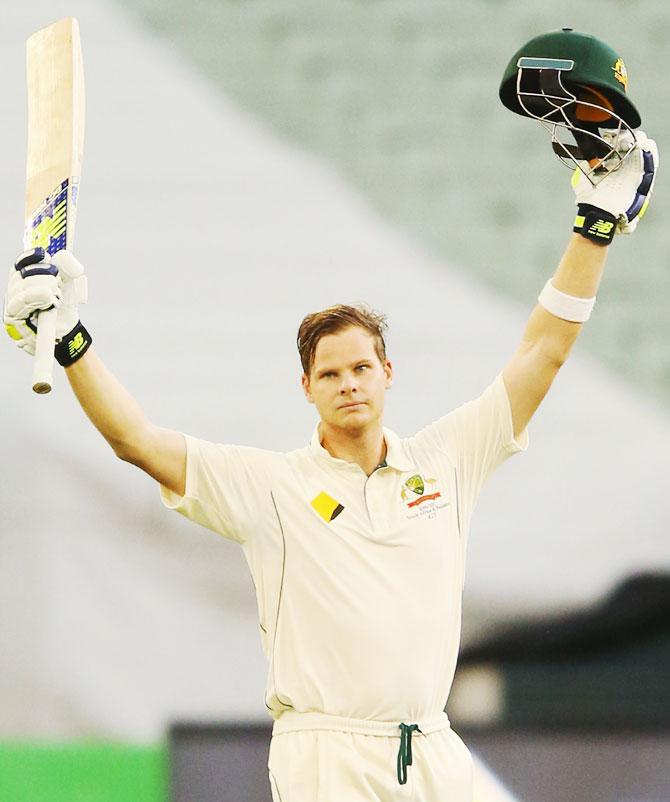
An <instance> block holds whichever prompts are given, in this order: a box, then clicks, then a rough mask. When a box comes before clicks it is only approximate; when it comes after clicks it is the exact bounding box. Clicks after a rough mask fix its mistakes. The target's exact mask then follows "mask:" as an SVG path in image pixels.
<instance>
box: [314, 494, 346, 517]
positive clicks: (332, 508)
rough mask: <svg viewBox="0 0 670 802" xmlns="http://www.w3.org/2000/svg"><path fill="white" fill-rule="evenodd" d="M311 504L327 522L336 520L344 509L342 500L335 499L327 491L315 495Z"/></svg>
mask: <svg viewBox="0 0 670 802" xmlns="http://www.w3.org/2000/svg"><path fill="white" fill-rule="evenodd" d="M310 504H311V505H312V507H313V508H314V509H315V510H316V512H318V514H319V515H320V516H321V517H322V518H323V520H324V521H325V522H326V523H330V522H331V521H334V520H335V518H337V516H338V515H339V514H340V513H341V512H342V510H344V507H343V506H342V505H341V504H340V502H339V501H335V499H334V498H333V497H332V496H329V495H328V493H326V492H325V491H322V492H321V493H319V495H318V496H314V498H313V499H312V500H311V501H310Z"/></svg>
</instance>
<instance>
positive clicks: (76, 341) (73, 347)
mask: <svg viewBox="0 0 670 802" xmlns="http://www.w3.org/2000/svg"><path fill="white" fill-rule="evenodd" d="M85 345H86V340H85V339H84V335H83V334H82V333H81V332H80V331H79V332H77V333H76V334H75V335H74V337H73V338H72V339H71V340H70V342H69V343H68V344H67V348H68V351H69V352H70V356H71V357H73V356H76V355H77V354H78V353H79V351H81V349H82V348H83V347H84V346H85Z"/></svg>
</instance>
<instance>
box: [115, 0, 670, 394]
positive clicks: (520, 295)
mask: <svg viewBox="0 0 670 802" xmlns="http://www.w3.org/2000/svg"><path fill="white" fill-rule="evenodd" d="M117 2H119V3H120V4H121V5H124V6H127V7H129V8H131V9H132V10H133V11H134V12H136V13H137V15H138V17H139V18H141V19H143V20H144V21H145V22H147V23H148V24H149V25H150V26H151V27H152V28H153V29H155V30H156V31H158V32H159V33H160V34H162V35H164V36H165V37H166V38H167V39H169V40H170V42H171V43H173V44H174V45H175V46H177V47H178V48H180V49H181V51H182V52H183V53H184V54H186V55H187V56H188V58H189V59H191V60H192V61H193V62H194V63H195V64H197V65H198V66H199V67H200V68H201V69H202V71H203V73H205V74H206V75H207V76H209V78H211V79H212V80H213V81H214V82H215V83H216V84H217V85H218V86H220V87H221V89H222V90H224V91H225V92H226V93H227V94H228V95H230V96H232V97H234V98H235V99H236V100H237V102H239V103H240V104H241V105H242V106H244V107H246V108H248V109H250V110H251V111H253V112H254V113H256V114H257V115H259V116H260V117H261V118H263V119H265V120H266V121H267V122H268V123H269V124H270V125H272V126H273V127H274V128H275V130H277V131H278V132H281V134H282V135H284V136H286V137H287V138H289V139H291V140H293V141H297V142H299V143H301V144H303V145H305V146H306V147H308V148H310V149H312V150H314V151H317V152H320V153H323V154H324V155H326V156H327V157H328V158H330V159H332V160H333V161H334V162H335V163H337V164H338V165H339V166H340V169H341V170H342V172H343V173H344V174H346V175H347V176H348V177H349V178H350V179H351V180H352V181H353V182H354V183H355V184H357V185H358V187H359V188H360V189H361V190H362V191H363V192H365V193H366V194H367V195H368V196H369V198H370V199H371V200H372V202H373V203H374V204H375V205H376V207H377V208H378V209H379V211H380V212H381V213H382V214H384V215H385V216H387V217H388V218H390V219H391V220H393V221H394V222H396V223H397V224H399V225H400V226H402V227H404V228H405V229H407V230H408V231H410V232H411V233H412V234H413V235H414V236H415V237H416V238H417V240H418V241H420V242H422V243H423V244H424V246H425V247H427V248H429V249H430V250H432V251H433V252H435V253H436V254H438V255H439V256H441V257H443V258H445V259H448V260H449V261H451V262H453V263H454V264H456V265H459V266H460V267H462V268H463V269H466V270H468V271H470V272H472V273H474V274H475V275H477V276H479V277H481V278H482V279H484V280H485V281H487V282H488V283H490V284H492V285H493V286H495V287H496V288H497V289H498V290H499V291H501V292H503V293H506V294H508V295H509V296H511V297H513V298H516V299H518V300H519V301H522V302H523V303H525V304H528V305H529V306H530V304H531V303H532V302H533V301H534V299H535V297H536V295H537V292H538V291H539V290H540V288H541V287H542V285H543V284H544V282H545V281H546V278H547V277H548V275H549V274H550V273H551V272H553V270H554V267H555V265H556V262H557V260H558V258H559V257H560V254H561V252H562V249H563V246H564V244H565V242H566V241H567V238H568V236H569V232H570V229H571V225H572V220H573V216H574V206H573V195H572V191H571V189H570V186H569V177H570V174H569V172H568V170H566V169H565V168H564V167H562V166H561V165H560V163H559V162H558V161H557V160H556V158H555V157H554V156H553V155H552V153H551V150H550V146H549V140H548V135H547V134H546V133H545V132H544V131H542V130H541V129H540V128H539V126H538V124H537V123H535V122H531V121H529V120H526V119H523V118H521V117H518V116H516V115H513V114H511V113H510V112H509V111H507V110H506V109H504V108H503V106H502V104H501V103H500V102H499V100H498V97H497V90H498V84H499V82H500V79H501V77H502V74H503V71H504V68H505V66H506V64H507V62H508V60H509V58H510V57H511V55H512V54H513V53H514V52H515V51H516V50H517V49H518V48H519V47H520V46H521V45H522V44H523V43H524V42H525V41H526V40H528V39H530V38H531V37H533V36H535V35H537V34H539V33H542V32H544V31H548V30H552V29H558V28H560V27H562V26H564V25H572V26H573V27H575V28H576V29H578V30H583V31H586V32H592V33H596V34H597V35H598V36H599V37H601V38H602V39H604V40H605V41H607V42H608V43H609V44H610V45H612V46H613V47H614V48H615V49H616V50H617V51H619V52H621V55H622V56H623V58H624V60H625V62H626V65H627V68H628V74H629V79H630V94H631V98H632V99H633V101H634V102H635V104H636V105H637V107H638V108H639V109H640V110H641V112H642V116H643V126H644V128H645V129H646V130H647V132H648V133H649V134H650V135H653V136H654V137H655V138H656V139H657V140H658V141H659V144H660V147H661V153H663V149H664V141H663V140H664V135H665V131H666V129H667V127H668V126H667V124H666V121H667V119H668V117H669V116H670V112H669V111H668V109H670V104H669V103H668V92H669V91H670V89H669V84H668V81H667V80H666V78H665V66H664V65H665V64H666V62H667V42H668V40H669V38H670V14H669V13H668V11H667V9H666V8H665V7H664V6H663V5H662V4H657V3H650V2H642V0H592V2H590V3H589V4H588V13H587V11H586V10H585V8H586V7H585V6H584V3H583V2H581V0H580V2H577V0H565V2H563V3H561V4H560V5H557V4H556V3H553V2H549V1H548V0H541V2H538V3H534V4H531V5H528V4H526V3H513V2H511V1H510V0H496V1H495V2H494V0H473V2H469V3H455V2H445V0H411V2H409V1H408V0H337V1H336V2H322V3H318V2H314V0H197V2H186V1H185V0H161V1H160V2H158V0H117ZM666 187H667V183H666V182H665V180H664V174H663V173H661V178H660V180H659V181H658V182H657V188H656V193H655V198H654V201H653V203H652V206H651V209H650V212H649V214H648V215H647V217H646V219H645V220H644V222H643V224H642V225H641V226H640V231H638V232H637V233H636V234H635V236H634V237H621V238H617V241H616V242H615V246H614V247H613V249H612V254H611V256H610V263H609V266H608V271H607V276H606V281H605V283H604V285H603V288H602V289H601V292H600V294H599V300H598V306H597V309H596V314H595V317H594V318H593V320H592V322H591V323H590V324H589V326H588V327H587V330H586V331H585V334H584V335H583V345H584V346H585V347H587V348H589V349H590V350H591V351H592V352H594V353H595V354H597V355H598V356H599V357H600V359H601V360H603V361H604V362H605V363H606V364H608V365H609V366H611V367H613V368H615V369H616V370H617V371H619V372H620V373H622V374H624V375H625V376H626V377H628V379H629V380H630V381H631V382H633V383H634V384H636V385H638V386H640V387H642V388H644V389H646V390H647V391H649V392H650V393H652V394H653V395H655V396H656V397H658V398H659V399H662V400H663V401H664V402H665V403H670V315H668V314H667V312H666V308H665V307H666V299H667V298H668V297H670V270H669V269H668V250H669V248H668V246H669V245H670V228H668V226H666V225H665V219H666V215H667V213H668V211H670V203H669V202H668V199H667V192H666Z"/></svg>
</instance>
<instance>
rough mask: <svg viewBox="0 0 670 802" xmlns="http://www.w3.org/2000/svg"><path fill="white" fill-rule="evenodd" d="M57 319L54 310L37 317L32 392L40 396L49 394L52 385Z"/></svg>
mask: <svg viewBox="0 0 670 802" xmlns="http://www.w3.org/2000/svg"><path fill="white" fill-rule="evenodd" d="M57 317H58V310H56V309H47V310H45V311H44V312H40V313H39V314H38V315H37V337H36V342H35V361H34V364H33V390H34V391H35V392H36V393H40V394H42V393H48V392H50V391H51V386H52V384H53V374H54V347H55V345H56V319H57Z"/></svg>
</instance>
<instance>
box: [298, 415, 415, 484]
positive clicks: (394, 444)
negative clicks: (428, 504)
mask: <svg viewBox="0 0 670 802" xmlns="http://www.w3.org/2000/svg"><path fill="white" fill-rule="evenodd" d="M382 431H383V432H384V441H385V443H386V465H387V466H388V467H389V468H393V469H394V470H396V471H400V473H404V472H405V471H412V470H414V467H415V466H414V464H413V462H412V461H411V460H410V459H409V457H408V456H407V455H406V454H405V449H404V448H403V445H402V441H401V440H400V438H399V437H398V435H397V434H396V433H395V432H392V431H391V430H390V429H387V428H386V427H384V428H383V429H382ZM309 448H310V451H311V452H312V454H313V455H314V456H315V457H317V458H318V459H322V460H327V461H328V462H331V463H333V462H335V463H339V464H341V465H346V466H351V467H358V466H357V465H356V463H355V462H347V461H346V460H343V459H337V458H336V457H332V456H331V455H330V454H329V453H328V452H327V451H326V449H325V448H324V447H323V446H322V445H321V435H320V433H319V426H318V424H317V425H316V426H315V427H314V431H313V432H312V439H311V440H310V444H309Z"/></svg>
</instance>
